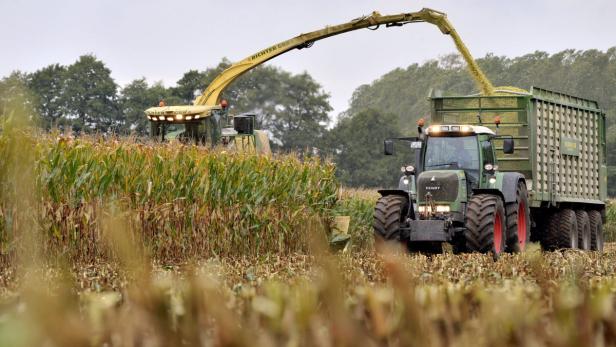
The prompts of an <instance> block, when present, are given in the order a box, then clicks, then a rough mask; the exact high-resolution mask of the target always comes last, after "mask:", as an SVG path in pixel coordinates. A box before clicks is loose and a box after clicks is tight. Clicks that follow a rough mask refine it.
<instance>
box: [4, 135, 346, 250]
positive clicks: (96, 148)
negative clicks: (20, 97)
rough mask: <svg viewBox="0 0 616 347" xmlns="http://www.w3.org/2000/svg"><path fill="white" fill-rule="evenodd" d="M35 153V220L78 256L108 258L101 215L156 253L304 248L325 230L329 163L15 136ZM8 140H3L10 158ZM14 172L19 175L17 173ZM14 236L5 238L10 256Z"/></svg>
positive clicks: (8, 226)
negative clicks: (116, 219) (118, 221)
mask: <svg viewBox="0 0 616 347" xmlns="http://www.w3.org/2000/svg"><path fill="white" fill-rule="evenodd" d="M21 136H23V137H24V140H25V141H27V142H30V143H33V142H36V145H32V148H33V149H34V170H35V172H36V173H35V182H34V185H35V195H36V197H37V198H36V200H37V201H36V203H35V204H34V206H28V207H27V208H28V209H31V210H33V211H35V212H36V213H35V214H34V223H35V224H36V227H37V228H40V230H41V231H42V232H43V233H44V234H45V238H46V240H47V241H48V242H47V243H46V245H45V246H46V248H47V249H48V250H49V251H51V252H55V253H56V254H58V253H59V254H67V255H69V256H70V257H73V258H75V259H76V260H84V261H92V260H94V259H96V258H98V257H104V256H105V250H104V247H101V230H102V229H103V227H104V226H103V224H104V221H105V219H106V216H118V215H122V216H123V217H124V219H125V220H127V222H126V225H125V228H126V232H128V233H130V234H131V235H132V237H134V238H139V239H141V240H142V245H143V247H144V248H145V249H146V250H147V251H148V252H150V253H151V254H152V255H153V256H155V258H156V259H160V260H167V261H169V260H183V259H189V258H194V257H210V256H225V255H230V254H252V255H256V254H261V253H267V252H276V253H288V252H293V251H301V250H304V249H305V246H306V237H307V234H308V233H309V232H310V231H311V230H312V231H314V230H318V231H320V232H322V231H323V229H324V228H325V229H326V228H327V227H328V225H329V219H330V217H331V210H332V209H333V207H334V205H335V203H336V199H337V189H338V185H337V182H336V181H335V179H334V167H333V165H331V164H327V163H322V162H320V161H319V160H318V159H316V158H315V159H310V158H307V159H304V160H301V161H300V160H299V159H298V158H296V157H294V156H282V157H277V158H269V157H266V156H256V155H250V154H239V153H225V152H224V151H222V150H207V149H202V148H197V147H180V146H172V145H146V144H139V143H135V142H131V141H117V140H112V141H103V140H102V139H96V138H92V139H79V140H69V139H66V138H63V137H59V138H50V137H47V136H42V137H39V138H35V137H31V136H30V135H28V134H22V135H21ZM10 149H11V145H10V144H9V143H8V142H7V141H4V142H0V153H2V155H3V156H5V157H7V158H8V157H9V156H8V153H7V151H9V150H10ZM8 164H10V162H8V161H3V162H2V163H0V175H1V178H0V182H2V186H1V193H0V194H2V197H3V198H4V197H6V199H3V201H5V203H3V205H2V206H1V209H0V213H1V215H2V216H3V217H4V218H2V220H3V223H2V224H0V233H1V234H2V235H7V234H8V235H11V234H12V232H10V230H13V229H15V228H14V226H13V225H12V221H13V220H14V218H13V215H14V214H15V213H16V212H17V211H16V210H15V206H16V205H15V204H12V205H11V204H8V203H6V201H16V200H19V199H20V197H19V196H13V197H10V195H11V194H13V195H14V191H12V187H14V183H13V182H14V180H15V177H13V178H11V177H9V176H8V175H9V174H8V172H9V171H10V170H9V169H10V168H8V167H7V165H8ZM17 174H18V175H19V173H17ZM14 240H15V237H6V236H5V237H3V238H2V249H3V250H5V251H4V252H3V254H2V255H3V256H5V257H8V256H10V253H11V252H10V250H12V249H14V244H13V241H14Z"/></svg>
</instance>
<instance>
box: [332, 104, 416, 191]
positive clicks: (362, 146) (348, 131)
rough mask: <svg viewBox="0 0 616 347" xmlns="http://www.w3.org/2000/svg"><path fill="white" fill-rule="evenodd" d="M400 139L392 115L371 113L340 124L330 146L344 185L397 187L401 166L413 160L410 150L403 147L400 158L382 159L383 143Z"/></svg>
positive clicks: (399, 131) (366, 111) (371, 111)
mask: <svg viewBox="0 0 616 347" xmlns="http://www.w3.org/2000/svg"><path fill="white" fill-rule="evenodd" d="M399 136H401V129H400V128H399V127H398V125H397V117H396V115H395V114H393V113H383V112H380V111H376V110H372V109H368V110H365V111H362V112H360V113H358V114H356V115H354V116H353V117H347V118H343V119H342V120H340V122H339V123H338V124H337V125H336V127H335V128H334V129H332V131H331V132H330V134H329V139H328V142H329V144H330V147H331V155H332V156H333V159H334V161H335V162H336V164H337V175H338V177H339V179H340V180H341V182H342V183H343V184H344V185H348V186H352V187H358V186H366V187H391V186H392V185H395V186H397V182H398V178H399V176H400V171H399V168H400V165H402V164H410V163H412V162H413V160H414V156H413V155H412V152H411V151H410V149H408V150H405V149H403V148H402V146H400V148H399V149H400V151H398V152H399V153H398V155H395V156H391V157H388V156H384V155H383V140H385V139H386V138H391V137H399Z"/></svg>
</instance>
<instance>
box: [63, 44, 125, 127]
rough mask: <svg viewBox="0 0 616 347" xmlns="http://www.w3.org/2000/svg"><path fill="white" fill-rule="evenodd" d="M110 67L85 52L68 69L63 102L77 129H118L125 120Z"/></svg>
mask: <svg viewBox="0 0 616 347" xmlns="http://www.w3.org/2000/svg"><path fill="white" fill-rule="evenodd" d="M116 91H117V85H116V83H115V82H114V80H113V79H112V78H111V71H110V70H109V69H108V68H107V67H106V66H105V64H104V63H103V62H101V61H99V60H97V59H96V57H94V56H93V55H84V56H81V57H79V59H78V60H77V61H76V62H75V63H74V64H73V65H70V66H69V67H68V69H67V71H66V80H65V90H64V102H65V103H66V110H67V113H68V117H69V118H71V119H74V122H73V128H74V129H75V130H78V131H80V130H81V131H86V132H90V131H100V132H107V131H115V130H116V128H117V127H118V126H119V125H120V124H121V123H122V120H121V119H120V112H119V107H118V105H117V97H116Z"/></svg>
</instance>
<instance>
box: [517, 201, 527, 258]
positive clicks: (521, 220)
mask: <svg viewBox="0 0 616 347" xmlns="http://www.w3.org/2000/svg"><path fill="white" fill-rule="evenodd" d="M527 232H528V230H526V206H525V205H524V201H521V202H520V208H519V209H518V242H519V244H520V250H524V249H525V248H526V233H527Z"/></svg>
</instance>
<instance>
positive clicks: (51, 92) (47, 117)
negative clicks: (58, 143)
mask: <svg viewBox="0 0 616 347" xmlns="http://www.w3.org/2000/svg"><path fill="white" fill-rule="evenodd" d="M65 77H66V68H65V67H64V66H61V65H59V64H52V65H49V66H47V67H45V68H43V69H40V70H38V71H36V72H34V73H33V74H31V75H30V76H29V78H28V88H29V89H30V90H31V91H32V93H33V94H34V95H35V97H34V105H35V110H36V112H38V114H39V115H40V116H41V119H42V123H43V124H42V125H43V126H44V127H45V129H49V128H51V127H53V126H57V125H58V122H59V120H60V118H62V116H63V114H64V109H65V107H64V80H65Z"/></svg>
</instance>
